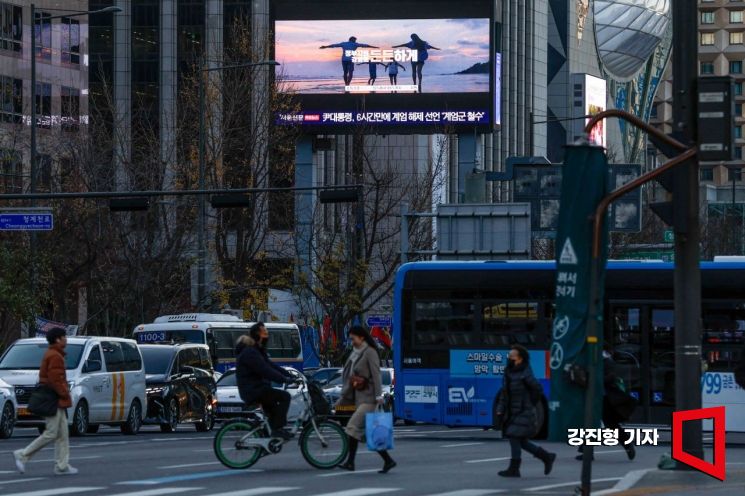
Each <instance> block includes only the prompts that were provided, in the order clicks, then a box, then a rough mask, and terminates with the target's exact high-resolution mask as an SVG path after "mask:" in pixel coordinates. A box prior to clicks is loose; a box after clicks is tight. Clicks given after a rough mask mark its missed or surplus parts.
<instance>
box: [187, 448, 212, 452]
mask: <svg viewBox="0 0 745 496" xmlns="http://www.w3.org/2000/svg"><path fill="white" fill-rule="evenodd" d="M192 451H193V452H194V453H207V452H208V451H215V448H210V449H198V450H192Z"/></svg>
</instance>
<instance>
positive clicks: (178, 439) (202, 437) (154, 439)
mask: <svg viewBox="0 0 745 496" xmlns="http://www.w3.org/2000/svg"><path fill="white" fill-rule="evenodd" d="M195 439H196V440H199V439H214V438H213V437H205V436H199V437H197V436H191V437H154V438H152V439H148V441H161V442H163V441H193V440H195Z"/></svg>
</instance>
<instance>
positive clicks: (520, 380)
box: [497, 362, 543, 438]
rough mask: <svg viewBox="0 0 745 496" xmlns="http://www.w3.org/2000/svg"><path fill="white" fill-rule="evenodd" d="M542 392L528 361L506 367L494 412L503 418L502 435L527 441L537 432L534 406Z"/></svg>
mask: <svg viewBox="0 0 745 496" xmlns="http://www.w3.org/2000/svg"><path fill="white" fill-rule="evenodd" d="M542 393H543V389H542V388H541V385H540V384H539V383H538V380H536V378H535V376H534V375H533V370H532V369H531V368H530V365H529V364H528V363H527V362H523V363H521V364H520V365H518V366H517V367H514V368H513V367H508V368H507V369H505V372H504V384H503V385H502V394H500V396H499V402H498V403H497V412H500V413H501V414H502V415H503V421H502V435H503V436H504V437H508V438H530V437H533V436H535V435H536V433H537V432H538V425H537V423H538V417H537V413H536V407H535V404H536V403H537V402H538V401H540V397H541V394H542Z"/></svg>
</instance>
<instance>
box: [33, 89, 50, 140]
mask: <svg viewBox="0 0 745 496" xmlns="http://www.w3.org/2000/svg"><path fill="white" fill-rule="evenodd" d="M36 123H37V126H39V127H43V128H45V129H49V128H50V127H52V85H51V84H49V83H36Z"/></svg>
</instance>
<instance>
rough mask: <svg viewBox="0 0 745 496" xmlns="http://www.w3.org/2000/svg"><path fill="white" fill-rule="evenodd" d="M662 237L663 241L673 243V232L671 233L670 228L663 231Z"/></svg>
mask: <svg viewBox="0 0 745 496" xmlns="http://www.w3.org/2000/svg"><path fill="white" fill-rule="evenodd" d="M662 239H663V240H664V241H665V243H674V242H675V234H674V233H673V231H672V229H668V230H667V231H665V234H664V235H663V238H662Z"/></svg>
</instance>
